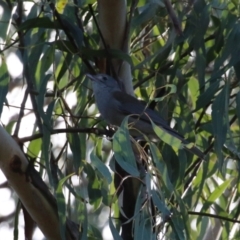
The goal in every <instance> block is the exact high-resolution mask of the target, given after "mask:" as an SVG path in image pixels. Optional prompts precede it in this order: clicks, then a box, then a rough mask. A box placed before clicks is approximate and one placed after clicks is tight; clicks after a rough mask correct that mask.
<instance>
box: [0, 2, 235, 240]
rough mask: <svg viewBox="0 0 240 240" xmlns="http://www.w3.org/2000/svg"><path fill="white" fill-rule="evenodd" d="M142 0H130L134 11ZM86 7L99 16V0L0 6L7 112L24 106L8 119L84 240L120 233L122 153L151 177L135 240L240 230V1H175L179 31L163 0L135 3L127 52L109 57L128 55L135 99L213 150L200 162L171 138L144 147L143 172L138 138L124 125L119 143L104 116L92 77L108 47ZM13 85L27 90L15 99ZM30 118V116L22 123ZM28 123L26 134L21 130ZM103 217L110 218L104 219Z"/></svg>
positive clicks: (138, 175)
mask: <svg viewBox="0 0 240 240" xmlns="http://www.w3.org/2000/svg"><path fill="white" fill-rule="evenodd" d="M133 3H134V2H133ZM133 3H132V1H128V10H129V9H130V6H131V4H133ZM88 4H92V5H91V6H92V9H93V10H94V14H95V15H96V16H97V14H98V13H97V8H96V7H97V3H96V2H95V1H77V0H76V1H74V2H72V3H68V4H67V5H66V7H65V8H64V9H63V14H62V15H59V14H57V13H55V14H53V7H54V4H52V3H50V2H46V1H36V2H28V1H26V2H25V1H23V2H20V1H19V2H17V1H2V2H1V3H0V9H1V14H0V16H1V21H0V29H1V30H0V40H1V66H0V72H1V76H0V102H1V104H0V112H1V113H2V118H6V114H7V113H8V112H7V111H8V110H9V109H11V108H15V107H18V114H17V115H15V116H14V117H11V118H9V119H8V120H5V122H4V126H5V128H6V129H7V131H8V132H9V133H10V134H11V135H14V136H15V137H18V138H20V139H19V140H20V141H21V142H22V143H23V145H24V151H25V152H26V153H27V154H28V155H29V156H30V157H32V158H36V162H35V165H36V166H37V169H38V171H39V172H40V174H41V176H42V177H43V178H46V179H47V182H48V184H49V187H50V188H51V190H52V191H53V193H54V194H55V196H56V198H57V202H58V206H59V210H58V211H59V216H63V218H61V221H64V216H66V215H68V216H71V218H72V219H73V220H74V221H76V222H78V223H80V224H81V226H82V228H83V233H82V238H83V239H101V238H103V237H102V229H103V227H104V226H105V225H109V226H110V229H111V232H112V235H113V238H114V239H119V238H120V236H119V233H118V230H119V227H120V224H119V221H118V220H117V218H118V212H119V207H118V203H117V189H116V188H114V184H113V172H114V171H115V168H114V161H113V159H112V151H111V150H113V151H114V153H115V159H116V161H117V162H118V164H119V165H120V166H121V167H122V168H123V169H124V170H125V171H126V172H128V173H129V177H130V178H134V179H137V181H136V182H137V183H138V184H139V183H142V184H140V185H141V186H140V188H139V191H137V192H136V194H137V200H136V205H135V206H132V208H134V216H133V218H134V230H133V234H134V238H135V239H150V238H151V239H154V238H156V236H158V237H159V239H204V238H205V239H211V238H210V237H211V236H212V235H209V234H210V233H211V234H214V236H216V238H215V239H238V238H239V237H240V236H239V221H238V219H239V214H240V212H239V208H238V203H239V194H240V187H239V156H240V153H239V148H240V136H239V120H240V106H239V105H240V94H239V78H240V58H239V56H240V25H239V13H240V12H239V11H240V5H239V2H238V1H234V0H232V1H229V0H228V1H226V0H225V1H224V0H222V1H221V0H216V1H203V0H197V1H187V2H186V1H176V3H172V4H173V8H174V11H175V13H176V15H177V16H178V19H179V22H180V26H181V29H182V30H181V29H180V28H179V26H178V25H177V24H175V23H176V22H174V21H173V22H172V21H171V18H170V15H169V14H168V12H167V10H166V8H165V6H164V1H160V0H159V1H138V2H137V4H136V7H135V8H134V11H133V16H132V18H131V26H130V38H131V41H130V54H129V56H127V55H126V54H124V53H122V52H120V51H119V50H115V51H110V55H111V56H114V57H115V58H119V59H124V60H125V61H127V62H128V63H129V64H131V69H132V76H133V84H134V87H135V93H136V96H137V97H138V98H141V99H143V100H145V101H146V102H149V104H150V105H149V106H150V107H154V108H155V109H156V110H157V111H159V113H160V115H162V116H163V117H164V118H165V119H166V120H167V121H168V122H169V124H171V126H174V128H175V129H176V130H178V132H180V133H181V134H182V135H184V136H185V137H186V138H187V139H188V140H189V141H190V142H194V143H195V144H196V145H197V146H198V147H199V148H200V149H202V150H204V151H205V153H206V160H205V161H202V160H200V159H197V157H196V156H193V155H192V154H190V153H187V152H185V151H184V150H181V149H180V150H178V149H176V147H175V146H169V145H167V144H164V143H159V144H158V145H156V144H154V143H151V142H148V149H147V150H146V149H143V148H142V147H141V146H139V145H138V147H139V148H141V149H142V151H143V162H144V163H145V167H146V169H147V171H146V172H145V171H144V173H142V172H141V171H142V170H141V169H139V168H138V166H137V164H136V162H135V160H134V159H135V158H134V155H133V153H132V149H131V148H130V147H129V146H130V144H129V141H130V140H129V135H128V132H127V130H126V123H125V125H124V124H123V125H122V127H121V128H119V130H118V131H117V133H116V134H115V135H114V137H113V141H112V143H111V142H110V141H108V140H106V136H109V135H110V134H111V133H109V128H106V122H104V121H103V120H102V119H101V118H99V117H97V115H96V114H97V113H98V111H97V109H96V106H95V102H94V98H93V94H92V90H91V83H90V82H89V79H87V78H86V77H85V74H86V73H88V72H91V71H92V69H95V71H97V67H96V65H97V64H96V63H97V60H99V59H103V58H104V57H105V55H106V53H105V50H100V47H99V42H100V35H99V31H98V29H97V27H96V22H94V20H93V15H92V13H91V11H90V10H91V8H90V6H89V5H88ZM24 9H28V10H27V11H25V10H24ZM128 17H129V16H128ZM10 54H15V55H16V56H17V58H18V59H19V60H20V61H21V63H22V66H23V71H22V74H21V75H19V76H17V77H16V76H13V75H11V73H10V68H11V65H12V64H13V63H12V62H10V61H8V58H9V56H10ZM14 89H20V90H21V91H22V92H24V94H22V98H21V99H19V101H18V102H17V103H15V104H14V106H13V105H11V104H9V101H10V96H11V93H13V91H14ZM29 100H30V102H31V105H30V108H29V107H27V104H29V102H28V101H29ZM153 100H155V101H153ZM4 114H5V115H4ZM27 116H32V118H31V119H32V120H25V122H24V119H27ZM26 127H27V129H28V130H29V129H30V131H31V132H30V133H29V132H28V133H29V135H26V133H25V134H24V130H23V131H22V130H21V129H25V128H26ZM56 134H57V137H56ZM122 181H125V179H123V180H122ZM136 189H138V188H134V187H133V189H132V190H133V191H134V190H136ZM143 194H145V197H143ZM64 201H65V203H66V204H63V203H64ZM152 205H154V206H155V207H156V208H155V210H154V211H152V209H151V208H152V207H151V206H152ZM106 212H107V213H106ZM17 214H18V212H17V211H16V214H15V215H16V216H17ZM104 214H105V216H107V217H105V219H107V222H105V221H104V222H103V220H102V219H103V218H101V217H99V216H102V215H104ZM106 214H107V215H106ZM152 215H154V217H153V216H152ZM11 217H12V216H9V218H8V221H10V222H13V221H14V220H13V218H11ZM153 219H155V221H156V222H154V221H152V220H153ZM113 223H114V224H113ZM16 227H17V224H16V226H15V229H17V228H16ZM153 227H154V228H153ZM153 229H154V230H155V231H153ZM15 237H16V238H17V235H15Z"/></svg>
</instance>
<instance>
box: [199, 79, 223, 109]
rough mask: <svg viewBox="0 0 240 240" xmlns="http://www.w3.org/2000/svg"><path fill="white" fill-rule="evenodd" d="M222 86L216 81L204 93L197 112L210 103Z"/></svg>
mask: <svg viewBox="0 0 240 240" xmlns="http://www.w3.org/2000/svg"><path fill="white" fill-rule="evenodd" d="M219 85H220V81H216V82H214V83H212V84H211V85H210V86H209V87H208V88H207V89H206V91H205V92H204V93H202V94H201V95H200V96H199V97H198V100H197V103H196V109H195V111H197V110H199V109H201V108H204V107H205V106H206V105H207V104H209V101H210V100H211V99H212V98H213V97H214V95H215V93H216V92H217V91H218V89H219Z"/></svg>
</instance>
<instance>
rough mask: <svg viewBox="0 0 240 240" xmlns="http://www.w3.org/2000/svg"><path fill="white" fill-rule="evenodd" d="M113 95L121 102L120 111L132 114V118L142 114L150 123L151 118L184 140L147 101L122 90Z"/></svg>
mask: <svg viewBox="0 0 240 240" xmlns="http://www.w3.org/2000/svg"><path fill="white" fill-rule="evenodd" d="M113 97H114V99H116V100H117V102H119V103H118V111H120V112H121V113H124V115H132V118H134V116H133V114H136V119H137V118H138V117H139V116H140V119H141V120H142V121H145V122H148V123H149V124H150V121H149V119H151V120H152V121H153V122H154V123H155V124H157V125H158V126H160V127H162V128H164V129H165V130H166V131H167V132H169V133H170V134H172V135H174V136H175V137H177V138H179V139H181V140H183V137H182V135H180V134H179V133H178V132H176V131H175V130H174V129H172V128H171V127H170V126H169V125H168V124H167V122H166V121H165V120H164V119H163V118H161V117H160V116H159V115H158V114H157V112H155V111H153V110H152V109H150V108H148V107H147V104H146V103H143V102H141V101H139V100H138V99H136V98H135V97H132V96H131V95H128V94H126V93H123V92H121V91H114V92H113Z"/></svg>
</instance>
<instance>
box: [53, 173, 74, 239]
mask: <svg viewBox="0 0 240 240" xmlns="http://www.w3.org/2000/svg"><path fill="white" fill-rule="evenodd" d="M74 174H75V173H72V174H70V175H68V176H66V177H64V178H63V179H61V180H60V181H59V183H58V186H57V189H56V199H57V206H58V217H59V224H60V226H59V229H60V233H61V237H62V239H66V234H65V231H66V225H65V223H66V206H65V197H64V195H63V193H62V190H63V185H64V183H65V182H66V181H67V180H68V179H69V178H70V177H71V176H73V175H74Z"/></svg>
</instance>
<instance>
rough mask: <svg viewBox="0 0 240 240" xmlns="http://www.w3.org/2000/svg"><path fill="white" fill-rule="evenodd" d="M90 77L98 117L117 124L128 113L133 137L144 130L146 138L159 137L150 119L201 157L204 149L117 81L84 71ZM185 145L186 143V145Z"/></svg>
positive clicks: (119, 124)
mask: <svg viewBox="0 0 240 240" xmlns="http://www.w3.org/2000/svg"><path fill="white" fill-rule="evenodd" d="M86 76H87V77H88V78H89V79H91V80H92V87H93V93H94V96H95V101H96V105H97V107H98V110H99V112H100V114H101V116H102V118H103V119H104V120H105V121H106V122H108V123H109V124H111V125H114V126H118V127H119V126H121V123H122V121H123V120H124V119H125V117H126V116H129V125H131V126H132V127H131V129H130V134H131V135H132V136H134V137H137V136H139V135H140V134H145V135H146V136H148V137H149V138H150V139H153V140H155V139H159V137H158V136H157V134H156V133H155V131H154V129H153V126H152V123H151V122H153V123H154V124H155V125H157V126H158V127H159V128H160V129H161V130H162V131H164V132H166V133H168V134H170V135H171V136H172V137H174V138H176V139H178V140H180V141H181V143H182V144H183V146H184V148H185V149H187V150H188V151H190V152H192V153H193V154H195V155H197V156H198V157H199V158H201V159H204V157H205V155H204V153H203V152H202V151H201V150H200V149H199V148H197V147H196V146H194V145H193V144H190V147H189V145H188V144H189V142H188V141H187V140H185V139H184V137H183V136H182V135H181V134H179V133H178V132H177V131H175V130H174V129H173V128H171V127H170V126H169V125H168V123H167V122H166V121H165V120H164V119H163V118H162V117H161V116H160V115H159V114H158V113H157V112H156V111H154V110H152V109H150V108H148V107H147V104H146V103H144V102H143V101H140V100H138V99H137V98H135V97H133V96H131V95H129V94H127V93H125V92H123V91H122V90H121V88H120V86H119V83H118V82H117V81H116V80H115V79H114V78H113V77H111V76H109V75H107V74H101V73H100V74H96V75H92V74H86ZM187 145H188V146H187Z"/></svg>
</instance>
